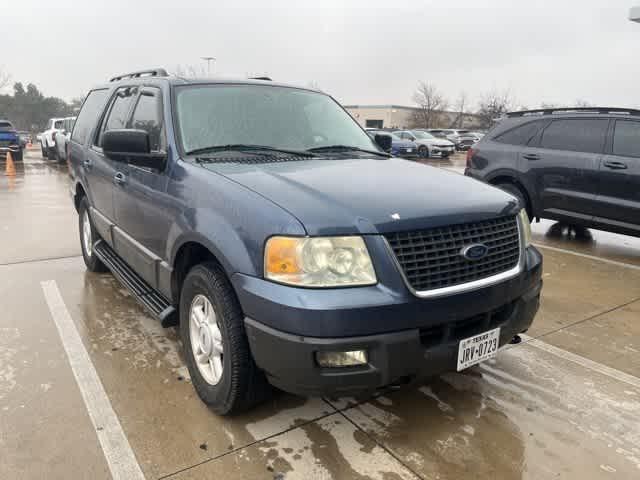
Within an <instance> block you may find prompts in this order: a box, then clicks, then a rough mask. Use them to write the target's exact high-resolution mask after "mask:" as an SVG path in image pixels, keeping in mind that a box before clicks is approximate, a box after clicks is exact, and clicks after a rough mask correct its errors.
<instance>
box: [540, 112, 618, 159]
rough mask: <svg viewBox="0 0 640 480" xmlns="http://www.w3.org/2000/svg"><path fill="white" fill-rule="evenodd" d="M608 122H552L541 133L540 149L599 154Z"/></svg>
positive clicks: (576, 120)
mask: <svg viewBox="0 0 640 480" xmlns="http://www.w3.org/2000/svg"><path fill="white" fill-rule="evenodd" d="M608 125H609V120H591V119H567V120H554V121H553V122H551V125H549V126H548V127H547V128H546V129H545V130H544V132H543V133H542V140H541V141H540V147H541V148H550V149H553V150H570V151H573V152H587V153H600V152H602V146H603V144H604V138H605V135H606V133H607V127H608Z"/></svg>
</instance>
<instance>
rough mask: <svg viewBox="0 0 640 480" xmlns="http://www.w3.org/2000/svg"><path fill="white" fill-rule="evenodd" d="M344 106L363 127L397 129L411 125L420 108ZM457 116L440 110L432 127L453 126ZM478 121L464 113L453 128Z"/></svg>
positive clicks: (475, 117) (474, 126)
mask: <svg viewBox="0 0 640 480" xmlns="http://www.w3.org/2000/svg"><path fill="white" fill-rule="evenodd" d="M344 108H345V109H346V110H347V111H348V112H349V113H350V114H351V116H352V117H353V118H355V119H356V120H357V122H358V123H359V124H360V125H362V126H363V127H365V128H399V129H401V128H411V127H413V126H414V125H413V116H414V112H416V111H419V110H420V109H419V108H418V107H407V106H404V105H344ZM458 116H459V114H458V113H455V112H440V114H439V115H438V125H434V126H433V128H436V127H437V128H454V123H455V122H456V120H457V119H458ZM479 123H480V122H479V119H478V116H477V115H474V114H472V113H469V114H464V116H463V118H462V125H455V128H477V127H478V125H479Z"/></svg>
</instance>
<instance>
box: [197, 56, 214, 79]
mask: <svg viewBox="0 0 640 480" xmlns="http://www.w3.org/2000/svg"><path fill="white" fill-rule="evenodd" d="M200 58H201V59H202V60H205V61H206V62H207V77H210V76H211V61H212V60H213V61H214V62H215V61H216V57H200Z"/></svg>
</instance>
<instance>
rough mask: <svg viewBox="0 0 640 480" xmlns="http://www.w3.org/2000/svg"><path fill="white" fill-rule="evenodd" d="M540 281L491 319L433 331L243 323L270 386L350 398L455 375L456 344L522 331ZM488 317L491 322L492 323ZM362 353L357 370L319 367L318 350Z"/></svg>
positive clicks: (502, 339)
mask: <svg viewBox="0 0 640 480" xmlns="http://www.w3.org/2000/svg"><path fill="white" fill-rule="evenodd" d="M541 288H542V282H539V283H538V284H537V285H536V286H535V287H534V288H532V289H531V290H529V291H528V292H526V294H525V295H523V296H522V297H520V298H519V299H517V300H516V301H514V302H510V303H509V304H506V305H505V306H503V307H502V308H501V309H499V310H497V313H496V314H495V318H494V317H493V316H491V317H490V316H488V315H487V316H485V318H480V317H482V316H478V317H477V319H476V320H475V323H474V322H467V323H466V324H465V323H458V324H456V326H451V325H448V324H445V325H442V326H441V328H439V329H436V331H434V329H411V330H403V331H399V332H391V333H384V334H379V335H369V336H362V337H349V338H310V337H300V336H297V335H291V334H288V333H284V332H281V331H278V330H275V329H273V328H270V327H267V326H265V325H263V324H261V323H260V322H257V321H255V320H252V319H250V318H246V319H245V327H246V330H247V335H248V337H249V344H250V346H251V351H252V354H253V357H254V359H255V361H256V363H257V365H258V366H259V367H260V368H261V369H263V370H264V371H265V372H266V374H267V378H268V379H269V381H270V382H271V384H273V385H274V386H276V387H278V388H280V389H282V390H285V391H287V392H290V393H294V394H297V395H305V396H307V395H309V396H321V395H350V394H355V393H359V392H364V391H372V390H375V389H377V388H380V387H384V386H386V385H391V384H396V383H408V382H412V381H415V380H419V379H423V378H427V377H430V376H433V375H438V374H440V373H444V372H447V371H455V369H456V364H457V358H458V344H459V342H460V340H461V339H463V338H467V337H469V336H472V335H475V334H477V333H481V332H483V331H486V330H489V329H493V328H496V327H500V346H502V345H504V344H506V343H508V342H509V341H510V340H511V339H512V338H513V337H514V336H515V335H517V334H518V333H521V332H524V331H526V330H527V329H528V328H529V326H530V325H531V323H532V321H533V318H534V316H535V314H536V312H537V311H538V306H539V302H540V290H541ZM491 318H494V320H493V321H492V320H491ZM362 349H364V350H366V351H367V355H368V364H367V365H364V366H361V367H348V368H322V367H320V366H319V365H318V364H317V363H316V361H315V355H316V352H319V351H351V350H362Z"/></svg>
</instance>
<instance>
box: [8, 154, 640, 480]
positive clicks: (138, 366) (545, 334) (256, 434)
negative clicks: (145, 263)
mask: <svg viewBox="0 0 640 480" xmlns="http://www.w3.org/2000/svg"><path fill="white" fill-rule="evenodd" d="M441 167H447V168H450V169H454V170H455V169H456V168H459V167H456V165H455V164H454V163H451V164H450V165H441ZM0 168H2V169H4V165H3V164H2V163H1V162H0ZM0 171H2V170H0ZM67 182H68V180H67V176H66V172H65V169H64V168H60V167H57V166H54V165H52V164H51V163H49V162H46V161H42V160H41V159H39V158H37V156H28V157H27V159H26V160H25V164H24V167H23V168H20V169H19V171H18V176H17V177H15V178H13V179H8V178H6V177H0V202H1V204H0V212H2V213H0V215H2V217H1V220H2V223H0V224H1V225H2V228H3V235H2V236H1V237H0V305H2V306H3V313H2V314H0V478H2V479H4V478H7V479H9V478H93V479H101V478H109V477H110V476H111V474H112V473H114V472H116V473H117V472H119V471H122V470H118V468H124V467H123V465H124V466H125V467H126V466H130V467H132V468H133V467H135V468H139V469H140V470H139V471H141V472H142V473H143V474H144V476H145V477H146V478H148V479H151V478H176V479H186V478H229V479H233V478H239V479H240V478H265V479H274V478H284V479H291V478H304V479H316V478H338V479H342V478H348V479H351V478H378V479H388V478H440V479H463V478H489V477H491V478H500V479H516V478H518V479H520V478H528V479H541V478H542V479H546V478H580V479H591V478H594V479H595V478H598V479H599V478H624V479H627V478H636V477H637V476H638V474H639V473H640V424H639V422H638V420H637V419H638V418H639V416H640V378H639V377H640V361H639V360H638V351H639V350H640V340H639V339H640V326H639V325H638V322H637V320H638V318H640V270H639V269H637V268H633V267H634V266H636V265H638V262H637V257H638V255H639V254H640V249H637V248H636V247H635V245H636V240H635V239H629V238H628V237H623V236H619V235H618V236H610V235H608V234H603V233H601V232H595V231H591V232H590V233H591V237H592V238H593V239H594V240H593V244H592V245H591V246H589V244H588V243H585V242H583V241H581V240H580V239H576V238H575V237H574V236H573V235H568V236H567V235H563V236H561V237H560V238H552V239H548V238H546V237H545V228H547V230H548V228H550V227H552V226H553V224H551V225H549V226H545V225H543V224H541V225H539V226H536V227H535V229H536V230H535V235H536V242H537V243H539V244H541V245H544V246H548V247H552V248H553V249H549V248H544V246H543V248H542V249H541V250H542V252H543V253H544V255H545V270H544V280H545V287H544V289H543V298H542V307H541V311H540V313H539V314H538V317H537V318H536V321H535V322H534V325H533V327H532V329H531V330H530V331H529V332H528V335H529V337H524V341H523V342H522V343H520V344H517V345H509V346H508V347H506V348H504V349H503V350H502V351H501V353H500V354H499V356H498V357H497V358H496V359H495V360H492V361H490V362H487V363H485V364H483V365H480V366H476V367H472V368H471V369H469V370H468V371H465V372H463V373H452V374H447V375H444V376H442V377H439V378H435V379H432V380H431V381H428V382H424V383H423V384H421V385H416V386H411V387H404V388H400V389H389V390H388V391H385V392H383V393H382V394H381V395H379V396H377V397H374V398H368V399H358V400H355V399H331V400H330V399H319V398H315V399H304V398H298V397H294V396H291V395H287V394H283V393H277V394H275V396H274V398H273V399H272V400H270V401H269V402H267V403H266V404H265V405H262V406H261V407H259V408H257V409H255V410H253V411H251V412H249V413H247V414H244V415H241V416H237V417H232V418H222V417H218V416H216V415H215V414H213V413H212V412H210V411H209V410H208V409H207V408H206V407H205V406H204V405H203V404H202V403H201V402H200V400H199V399H198V398H197V396H196V394H195V392H194V390H193V388H192V386H191V385H190V382H189V378H188V373H187V371H186V368H185V367H184V362H183V360H182V356H181V353H180V352H181V350H180V343H179V341H178V339H177V335H176V331H175V329H166V330H165V329H163V328H162V327H161V326H160V325H159V324H158V323H156V322H155V321H154V320H152V319H151V318H149V317H148V316H147V315H146V314H145V313H144V311H143V310H142V309H141V308H140V307H139V306H138V305H137V304H136V303H135V302H134V301H133V299H132V298H131V297H130V296H129V294H128V293H127V292H126V291H125V290H124V288H123V287H122V286H121V285H120V284H118V282H117V281H115V280H114V279H113V278H112V277H111V276H110V275H109V274H103V275H96V274H91V273H88V272H86V270H85V268H84V264H83V262H82V258H81V257H80V256H79V252H80V250H79V247H78V245H77V244H78V239H77V236H78V234H77V223H76V222H77V219H76V214H75V211H73V208H72V207H71V203H70V199H69V197H68V194H67V192H66V188H67ZM12 209H17V211H16V212H13V211H12ZM5 232H9V233H7V234H5ZM27 232H28V233H27ZM601 238H602V239H603V240H602V242H601V241H600V239H601ZM43 259H44V260H43ZM51 292H58V293H59V298H58V300H56V299H53V300H52V298H51V296H52V294H51ZM425 314H428V312H426V313H425ZM65 318H68V319H69V320H70V321H69V323H68V325H67V327H70V328H66V327H63V326H61V323H60V322H61V319H62V320H64V319H65ZM74 335H75V336H77V338H78V339H79V341H78V342H77V344H76V343H74V338H75V337H74ZM83 352H85V354H86V358H85V357H83ZM83 358H85V360H82V359H83ZM92 371H93V372H94V373H95V374H96V375H95V379H96V380H97V382H98V385H96V384H94V383H92V382H91V380H92V378H93V377H92V376H91V372H92ZM101 392H102V393H101ZM101 402H102V403H101ZM97 407H101V409H100V408H97ZM105 412H106V413H105ZM109 412H111V414H110V413H109ZM111 415H112V416H111ZM118 432H121V433H122V435H123V436H122V439H124V440H123V441H120V442H114V441H112V440H113V439H114V438H116V439H117V438H118V437H117V434H118ZM122 439H121V440H122ZM127 448H129V449H130V450H129V451H130V452H132V456H131V457H127V456H126V455H123V456H119V455H120V454H121V453H122V452H125V453H126V451H127ZM114 458H115V459H116V460H121V462H120V464H119V465H120V466H118V464H117V462H116V463H114ZM130 462H133V463H134V464H135V465H133V466H131V465H127V464H128V463H130ZM114 465H115V466H114ZM130 478H134V477H130Z"/></svg>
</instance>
